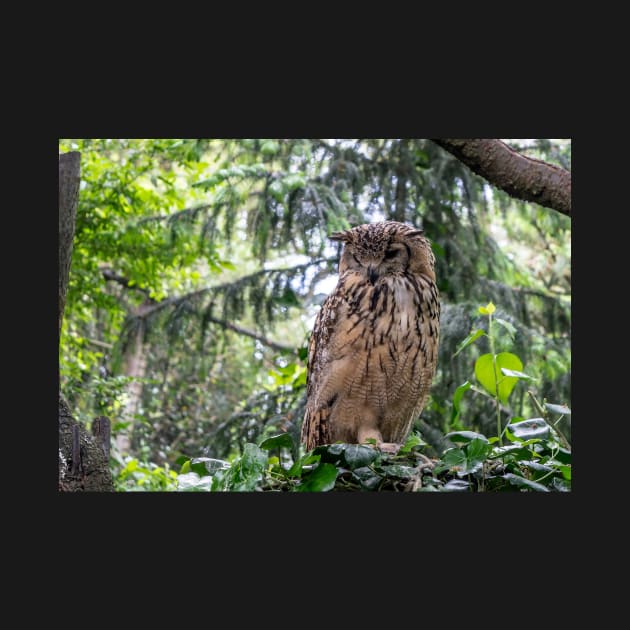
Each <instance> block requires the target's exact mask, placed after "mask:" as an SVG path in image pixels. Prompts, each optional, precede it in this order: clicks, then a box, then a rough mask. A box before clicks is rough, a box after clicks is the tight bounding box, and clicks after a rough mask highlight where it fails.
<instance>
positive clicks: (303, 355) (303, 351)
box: [298, 346, 308, 361]
mask: <svg viewBox="0 0 630 630" xmlns="http://www.w3.org/2000/svg"><path fill="white" fill-rule="evenodd" d="M298 357H299V358H300V360H301V361H306V359H307V358H308V347H307V346H302V347H301V348H298Z"/></svg>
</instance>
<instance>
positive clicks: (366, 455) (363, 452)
mask: <svg viewBox="0 0 630 630" xmlns="http://www.w3.org/2000/svg"><path fill="white" fill-rule="evenodd" d="M378 455H379V454H378V451H377V450H376V449H374V448H372V447H371V446H364V445H363V444H348V445H347V446H346V448H345V450H344V452H343V459H344V461H345V463H346V464H347V466H348V468H350V470H353V469H354V468H360V467H361V466H367V465H368V464H371V463H372V462H373V461H374V460H375V459H377V458H378Z"/></svg>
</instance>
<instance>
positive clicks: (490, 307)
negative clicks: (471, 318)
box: [479, 302, 497, 315]
mask: <svg viewBox="0 0 630 630" xmlns="http://www.w3.org/2000/svg"><path fill="white" fill-rule="evenodd" d="M496 310H497V309H496V307H495V305H494V304H493V303H492V302H488V303H487V304H486V305H485V306H480V307H479V312H480V313H481V314H482V315H492V313H494V311H496Z"/></svg>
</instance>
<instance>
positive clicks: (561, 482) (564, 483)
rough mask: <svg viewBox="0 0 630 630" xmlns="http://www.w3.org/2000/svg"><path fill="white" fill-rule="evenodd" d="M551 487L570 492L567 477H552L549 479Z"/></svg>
mask: <svg viewBox="0 0 630 630" xmlns="http://www.w3.org/2000/svg"><path fill="white" fill-rule="evenodd" d="M551 487H552V488H553V489H554V490H557V491H558V492H571V481H570V480H569V479H561V478H560V477H554V478H553V479H552V480H551Z"/></svg>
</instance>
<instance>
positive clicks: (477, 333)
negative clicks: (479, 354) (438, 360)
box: [453, 330, 486, 357]
mask: <svg viewBox="0 0 630 630" xmlns="http://www.w3.org/2000/svg"><path fill="white" fill-rule="evenodd" d="M485 334H486V332H485V331H484V330H474V331H473V332H471V333H470V334H469V335H468V337H466V339H464V340H463V341H462V342H461V343H460V344H459V345H458V346H457V350H456V351H455V354H454V355H453V357H456V356H457V355H458V354H459V353H460V352H461V351H462V350H463V349H464V348H467V347H468V346H469V345H470V344H471V343H474V342H475V341H477V339H479V337H483V335H485Z"/></svg>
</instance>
